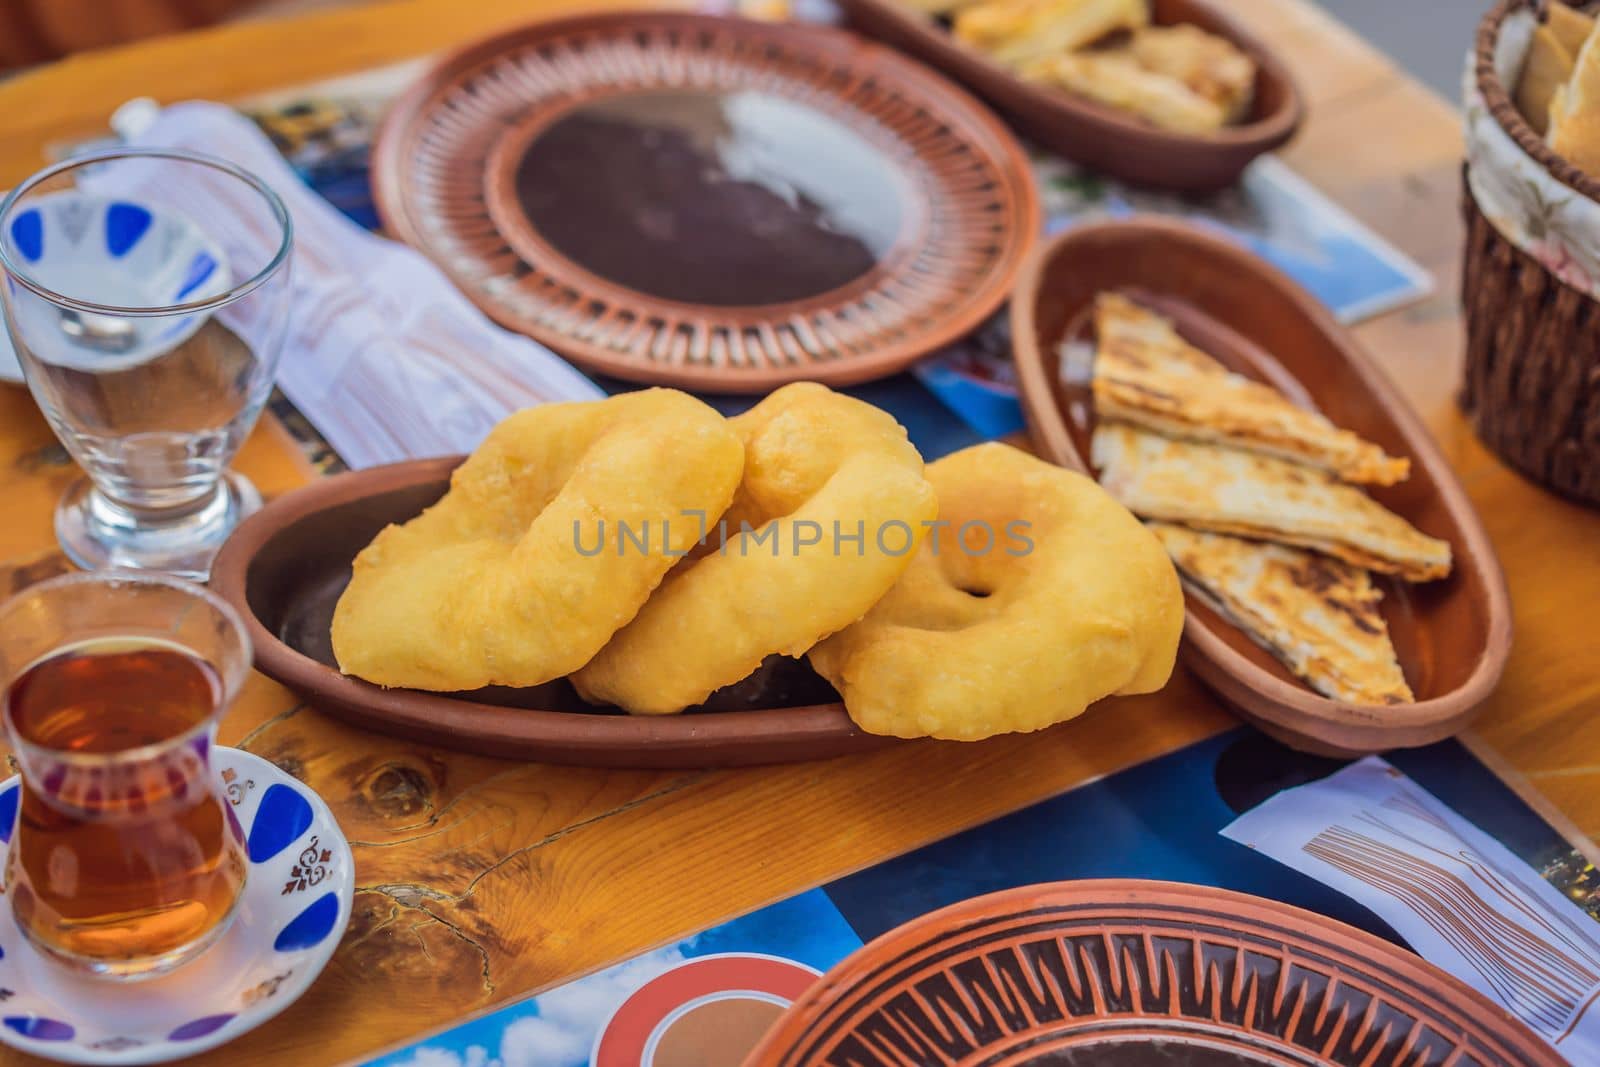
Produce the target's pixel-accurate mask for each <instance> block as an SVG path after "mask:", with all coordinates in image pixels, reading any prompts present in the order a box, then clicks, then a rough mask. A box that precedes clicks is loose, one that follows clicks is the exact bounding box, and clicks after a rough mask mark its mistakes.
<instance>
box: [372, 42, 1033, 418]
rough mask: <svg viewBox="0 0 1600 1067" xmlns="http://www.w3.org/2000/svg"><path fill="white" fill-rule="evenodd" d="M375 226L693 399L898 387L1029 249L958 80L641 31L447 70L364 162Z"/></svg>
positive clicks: (414, 98) (1009, 144)
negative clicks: (822, 387) (368, 165)
mask: <svg viewBox="0 0 1600 1067" xmlns="http://www.w3.org/2000/svg"><path fill="white" fill-rule="evenodd" d="M373 180H374V189H375V193H376V197H377V201H378V204H379V207H380V209H381V211H382V214H383V218H384V222H385V223H386V225H387V226H388V227H389V229H390V230H392V231H393V232H394V233H395V234H396V235H398V236H399V237H401V238H402V239H404V240H406V241H408V242H409V243H411V244H412V245H414V246H416V247H417V248H419V249H421V250H422V251H423V252H425V253H426V254H427V255H428V256H430V257H431V258H432V259H433V260H434V261H435V262H436V263H438V264H439V266H440V267H441V268H443V270H444V271H445V272H446V273H447V274H448V275H449V276H450V277H451V279H452V280H453V281H455V282H456V284H457V285H459V286H460V287H461V289H462V291H463V292H465V293H466V294H467V295H468V296H469V297H471V298H472V300H473V301H475V302H476V303H477V304H478V306H479V307H481V308H482V309H483V310H484V311H485V312H487V313H488V314H489V315H491V316H493V317H494V318H495V319H497V320H498V321H499V322H501V323H502V324H504V325H506V326H508V327H510V328H512V329H515V330H520V331H523V332H525V333H527V334H529V335H530V336H532V337H535V338H537V339H538V340H540V341H543V342H545V343H546V344H548V345H550V346H551V347H552V348H555V349H556V350H557V351H559V352H561V353H562V354H563V355H566V356H567V357H569V358H571V359H572V360H573V361H574V362H577V363H579V364H581V365H583V366H584V367H586V368H588V369H590V370H593V371H596V372H599V373H602V374H608V375H614V376H616V377H618V378H625V379H629V380H632V381H639V382H649V383H654V384H662V385H674V386H679V387H682V388H688V389H696V390H700V391H702V392H744V393H753V392H761V391H765V390H768V389H771V388H773V387H775V386H778V385H780V384H783V383H785V382H790V381H797V380H802V379H810V380H816V381H823V382H828V383H831V384H835V385H841V384H848V383H852V382H860V381H865V380H868V379H871V378H878V377H882V376H884V375H887V374H891V373H893V372H895V371H897V370H900V369H901V368H903V367H905V366H906V365H907V364H909V363H911V362H912V361H913V360H915V359H917V358H918V357H920V356H923V355H926V354H928V353H929V352H932V351H933V350H935V349H937V348H939V347H940V346H941V345H944V344H947V343H949V342H951V341H953V340H955V339H957V338H959V337H961V336H962V335H964V334H966V333H967V332H968V331H970V330H971V329H973V328H974V327H975V326H977V325H978V324H979V323H981V322H982V321H983V320H984V319H985V318H986V317H987V316H988V315H989V314H990V313H991V312H992V311H993V310H994V309H995V308H997V307H998V306H999V305H1000V303H1001V302H1002V301H1003V300H1004V299H1005V297H1006V294H1007V292H1008V291H1009V289H1010V286H1011V283H1012V281H1013V279H1014V277H1015V274H1016V271H1017V269H1018V267H1019V265H1020V263H1021V261H1022V259H1023V258H1024V256H1025V254H1026V252H1027V250H1028V249H1029V247H1030V246H1031V244H1032V243H1033V240H1034V237H1035V234H1036V233H1037V231H1038V229H1039V207H1038V202H1037V195H1036V193H1035V191H1034V187H1033V180H1032V176H1031V173H1030V171H1029V168H1028V162H1027V158H1026V156H1025V155H1024V154H1023V152H1022V150H1021V148H1020V147H1019V146H1018V144H1017V142H1016V140H1015V139H1014V138H1013V137H1012V136H1011V134H1010V133H1009V132H1008V131H1007V130H1006V129H1005V127H1004V126H1002V125H1001V124H1000V122H999V121H998V120H996V119H995V118H994V117H993V116H991V115H990V114H989V113H988V112H987V111H985V110H984V109H983V107H982V106H981V105H979V104H978V103H977V102H976V101H975V100H973V99H972V98H971V97H969V96H968V95H967V94H966V93H965V92H963V91H962V90H961V89H959V88H957V87H956V86H954V85H952V84H951V83H950V82H948V81H946V80H945V79H944V78H942V77H940V76H939V75H937V74H935V73H933V72H932V71H930V70H927V69H925V68H923V67H921V66H919V65H918V64H916V63H914V62H912V61H910V60H908V59H906V58H904V57H903V56H900V55H898V54H897V53H895V52H893V51H891V50H890V49H887V48H884V47H882V46H880V45H876V44H872V43H870V42H867V41H863V40H861V39H860V38H858V37H855V36H853V35H851V34H847V33H843V32H841V31H837V30H829V29H824V28H820V27H810V26H800V25H792V24H791V25H773V24H767V23H758V22H751V21H745V20H740V19H723V18H713V17H710V16H699V15H687V14H670V13H660V12H639V13H629V14H602V15H588V16H580V17H575V18H567V19H562V20H558V21H553V22H543V23H538V24H534V25H531V26H525V27H522V28H520V29H516V30H513V31H510V32H508V33H504V34H501V35H499V36H497V37H493V38H490V39H488V40H485V41H482V42H480V43H478V44H475V45H472V46H470V47H468V48H465V49H463V50H461V51H458V52H455V53H453V54H451V55H449V56H447V57H445V58H444V59H442V60H440V61H439V63H438V64H437V65H436V66H435V67H434V68H433V69H432V71H431V72H430V73H428V74H427V75H425V76H424V77H423V78H422V79H421V80H420V81H419V82H418V83H417V84H416V85H415V86H414V87H413V88H412V89H411V90H410V91H409V92H408V93H407V94H406V95H405V96H403V97H402V98H401V99H400V100H399V101H398V102H396V104H395V105H394V107H393V109H392V110H391V111H390V113H389V117H388V119H387V121H386V122H385V124H384V127H383V129H382V131H381V133H380V135H379V137H378V142H377V145H376V147H375V149H374V164H373Z"/></svg>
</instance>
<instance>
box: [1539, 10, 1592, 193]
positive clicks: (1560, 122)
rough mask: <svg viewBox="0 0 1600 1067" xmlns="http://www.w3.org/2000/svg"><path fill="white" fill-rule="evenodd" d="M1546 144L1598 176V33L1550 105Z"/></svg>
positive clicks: (1588, 41)
mask: <svg viewBox="0 0 1600 1067" xmlns="http://www.w3.org/2000/svg"><path fill="white" fill-rule="evenodd" d="M1551 10H1552V11H1553V10H1554V7H1552V9H1551ZM1549 141H1550V147H1551V148H1552V149H1554V150H1555V152H1556V154H1557V155H1560V156H1561V157H1562V158H1564V159H1566V160H1567V161H1568V162H1569V163H1573V164H1575V165H1576V166H1578V167H1579V168H1580V169H1582V170H1583V171H1585V172H1587V173H1589V174H1600V32H1592V33H1590V34H1589V38H1588V40H1587V41H1585V42H1584V45H1583V48H1582V49H1581V50H1579V52H1578V54H1577V57H1576V59H1575V65H1574V67H1573V71H1572V79H1571V80H1570V81H1569V82H1567V84H1566V87H1565V91H1558V92H1557V93H1556V95H1555V96H1554V97H1553V98H1552V99H1551V101H1550V130H1549Z"/></svg>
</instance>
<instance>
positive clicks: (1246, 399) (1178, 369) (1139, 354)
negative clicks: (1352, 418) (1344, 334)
mask: <svg viewBox="0 0 1600 1067" xmlns="http://www.w3.org/2000/svg"><path fill="white" fill-rule="evenodd" d="M1095 329H1096V334H1097V337H1098V343H1097V349H1096V353H1095V364H1094V381H1093V388H1094V402H1095V411H1096V413H1097V414H1098V416H1099V417H1100V418H1102V419H1121V420H1123V421H1125V422H1132V423H1137V424H1138V425H1140V426H1146V427H1149V428H1150V429H1152V430H1156V431H1159V432H1160V433H1164V434H1167V435H1168V436H1170V437H1182V438H1187V439H1189V440H1192V441H1205V442H1216V443H1219V444H1227V445H1231V446H1232V447H1234V448H1242V449H1246V450H1248V451H1251V452H1260V453H1262V454H1264V455H1269V456H1278V457H1281V458H1284V459H1291V460H1294V461H1296V462H1298V463H1304V464H1306V465H1308V466H1312V467H1318V468H1321V469H1323V470H1326V471H1330V472H1332V473H1334V474H1336V475H1338V476H1339V477H1340V478H1343V479H1344V480H1345V481H1348V482H1357V483H1361V484H1370V485H1393V484H1395V483H1396V482H1401V481H1404V480H1405V478H1406V476H1407V475H1408V474H1410V472H1411V464H1410V462H1409V461H1408V460H1405V459H1396V458H1395V457H1393V456H1389V455H1386V454H1385V453H1384V451H1383V449H1381V448H1379V447H1378V446H1377V445H1375V444H1373V443H1371V442H1370V441H1366V440H1363V439H1362V438H1361V437H1359V436H1357V435H1356V434H1353V433H1351V432H1350V431H1349V430H1342V429H1340V428H1339V427H1337V426H1335V425H1334V424H1333V423H1331V422H1329V421H1328V420H1327V419H1325V418H1323V417H1322V416H1321V415H1318V414H1317V413H1316V412H1314V411H1306V410H1305V409H1304V408H1299V407H1296V406H1295V405H1294V404H1291V403H1290V402H1289V401H1288V399H1286V398H1285V397H1284V396H1283V394H1281V393H1279V392H1278V391H1277V390H1275V389H1273V388H1271V387H1270V386H1266V385H1262V384H1261V383H1260V382H1253V381H1251V380H1250V379H1248V378H1245V377H1243V376H1242V375H1238V374H1234V373H1232V372H1230V371H1229V370H1228V369H1227V368H1225V367H1224V366H1223V365H1222V364H1220V363H1218V362H1217V361H1216V360H1215V359H1213V358H1212V357H1211V356H1209V355H1207V354H1206V353H1204V352H1202V351H1200V349H1198V348H1196V347H1194V346H1193V345H1191V344H1189V342H1187V341H1185V340H1184V339H1183V338H1182V337H1180V336H1179V335H1178V331H1177V330H1176V329H1175V328H1174V327H1173V325H1172V323H1171V321H1170V320H1168V319H1166V318H1164V317H1162V316H1161V315H1157V314H1156V313H1155V312H1152V311H1150V310H1148V309H1146V308H1143V307H1140V306H1139V305H1138V304H1136V303H1134V302H1133V301H1131V300H1129V299H1128V298H1126V297H1124V296H1119V295H1117V294H1115V293H1103V294H1101V296H1100V298H1099V301H1098V303H1097V304H1096V305H1095Z"/></svg>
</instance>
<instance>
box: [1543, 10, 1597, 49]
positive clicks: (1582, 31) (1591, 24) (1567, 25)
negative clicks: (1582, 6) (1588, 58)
mask: <svg viewBox="0 0 1600 1067" xmlns="http://www.w3.org/2000/svg"><path fill="white" fill-rule="evenodd" d="M1546 12H1547V14H1546V20H1545V24H1544V27H1543V28H1544V29H1547V30H1549V31H1550V33H1551V35H1552V36H1553V37H1555V39H1556V40H1558V41H1560V42H1561V45H1562V47H1564V48H1565V49H1566V50H1567V51H1568V52H1571V53H1572V54H1573V55H1577V54H1578V53H1579V52H1580V51H1582V50H1583V42H1585V41H1587V40H1588V39H1589V36H1590V35H1591V34H1593V33H1594V29H1595V19H1594V16H1593V15H1589V14H1585V13H1584V12H1582V11H1579V10H1578V9H1577V8H1575V7H1570V6H1568V5H1567V4H1566V3H1564V2H1562V0H1554V2H1553V3H1550V4H1548V5H1546Z"/></svg>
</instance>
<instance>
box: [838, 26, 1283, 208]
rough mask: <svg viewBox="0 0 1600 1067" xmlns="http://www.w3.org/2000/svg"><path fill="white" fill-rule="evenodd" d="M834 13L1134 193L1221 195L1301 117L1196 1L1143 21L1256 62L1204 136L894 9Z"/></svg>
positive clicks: (1251, 46) (1267, 58) (1257, 54)
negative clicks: (1052, 79) (1239, 94)
mask: <svg viewBox="0 0 1600 1067" xmlns="http://www.w3.org/2000/svg"><path fill="white" fill-rule="evenodd" d="M840 5H841V6H842V7H843V8H844V9H845V12H846V13H847V14H848V15H849V17H850V23H851V25H852V26H853V27H855V28H856V29H859V30H860V31H861V32H863V33H865V34H867V35H869V36H872V37H877V38H879V39H881V40H884V41H887V42H888V43H890V44H892V45H894V46H895V47H897V48H900V49H902V50H904V51H906V52H909V53H910V54H912V55H914V56H916V57H917V58H918V59H921V60H923V61H924V62H926V63H929V64H931V65H932V66H934V67H937V68H938V69H940V70H942V71H944V72H945V73H946V74H949V75H950V76H952V77H954V78H956V79H957V80H959V81H961V82H963V83H964V84H966V85H967V86H968V87H969V88H971V89H972V90H973V91H974V92H976V93H977V94H978V95H979V96H981V97H983V98H984V99H985V100H987V101H989V103H990V104H992V105H994V107H995V108H996V109H998V110H999V111H1001V112H1002V113H1003V114H1005V115H1006V117H1007V118H1009V119H1010V120H1011V121H1012V123H1013V124H1014V125H1015V126H1016V128H1017V130H1018V131H1019V132H1021V133H1022V134H1024V135H1025V136H1027V137H1029V138H1031V139H1032V140H1034V141H1037V142H1038V143H1039V144H1041V145H1043V146H1044V147H1046V148H1049V149H1051V150H1052V151H1055V152H1058V153H1060V154H1061V155H1063V156H1066V157H1067V158H1068V159H1073V160H1076V161H1077V162H1079V163H1082V164H1084V165H1085V166H1087V167H1090V168H1091V169H1093V170H1096V171H1099V172H1101V173H1104V174H1108V175H1110V176H1112V177H1114V178H1120V179H1122V180H1123V181H1126V182H1131V183H1133V184H1135V185H1144V186H1149V187H1150V188H1154V189H1166V190H1172V191H1176V192H1188V193H1203V192H1213V191H1215V190H1218V189H1222V188H1225V187H1226V186H1229V185H1232V184H1233V183H1234V182H1235V181H1237V180H1238V178H1239V175H1240V174H1241V173H1242V172H1243V171H1244V168H1245V167H1247V166H1248V165H1249V164H1250V162H1251V160H1253V159H1255V158H1256V157H1257V156H1259V155H1261V154H1263V153H1265V152H1270V151H1272V150H1273V149H1275V148H1278V147H1280V146H1281V145H1283V144H1284V143H1285V142H1287V141H1288V140H1289V139H1290V138H1291V137H1293V136H1294V134H1295V131H1296V130H1298V129H1299V127H1300V122H1301V120H1302V119H1303V118H1304V116H1305V104H1304V101H1303V100H1302V98H1301V96H1300V91H1299V89H1298V88H1296V86H1295V83H1294V79H1293V78H1292V77H1291V76H1290V75H1289V70H1288V68H1287V67H1286V66H1285V65H1284V64H1283V63H1282V62H1281V61H1279V59H1278V58H1277V57H1276V56H1275V55H1273V54H1272V53H1271V52H1270V51H1268V50H1267V49H1266V47H1265V46H1263V45H1262V44H1261V43H1260V42H1259V41H1257V40H1256V39H1255V38H1254V37H1252V36H1250V35H1249V34H1248V33H1246V32H1245V31H1244V30H1242V29H1240V28H1239V26H1238V25H1237V24H1236V23H1235V22H1234V21H1233V20H1232V19H1230V18H1228V17H1227V16H1225V15H1224V14H1223V13H1222V12H1221V11H1220V10H1219V9H1218V8H1217V7H1214V6H1213V5H1212V4H1210V3H1206V2H1205V0H1153V2H1152V3H1151V15H1152V18H1153V21H1154V22H1155V23H1156V24H1157V25H1174V24H1177V23H1183V22H1187V23H1192V24H1193V25H1195V26H1198V27H1200V28H1201V29H1203V30H1206V31H1208V32H1210V33H1214V34H1216V35H1218V36H1219V37H1226V38H1227V39H1228V40H1230V41H1232V42H1233V43H1234V44H1235V45H1237V46H1238V47H1239V48H1240V49H1241V50H1242V51H1244V52H1246V53H1248V54H1249V55H1250V57H1251V58H1252V59H1254V60H1255V61H1256V65H1257V68H1258V73H1257V75H1256V92H1255V103H1254V105H1253V107H1252V109H1251V112H1250V115H1249V117H1248V118H1247V119H1245V121H1243V122H1241V123H1238V124H1235V125H1232V126H1227V127H1224V128H1223V129H1222V130H1220V131H1218V132H1216V133H1213V134H1206V135H1200V134H1184V133H1177V132H1174V131H1171V130H1163V129H1160V128H1158V127H1156V126H1153V125H1151V124H1149V123H1147V122H1143V121H1141V120H1139V119H1137V118H1134V117H1133V116H1131V115H1129V114H1127V113H1126V112H1123V111H1118V110H1117V109H1116V108H1112V107H1108V106H1105V105H1103V104H1098V103H1095V102H1094V101H1091V100H1086V99H1083V98H1081V97H1077V96H1073V95H1072V94H1071V93H1067V92H1065V91H1063V90H1059V89H1052V88H1049V87H1047V86H1042V85H1034V84H1032V83H1030V82H1027V81H1024V80H1023V79H1021V78H1019V77H1017V76H1016V75H1015V74H1013V73H1012V72H1011V71H1010V70H1009V69H1007V68H1006V67H1004V66H1002V65H1001V64H1000V63H997V62H995V61H994V60H992V59H990V58H989V57H988V56H986V55H984V54H983V53H982V52H980V51H979V50H977V49H975V48H971V47H968V46H967V45H965V44H963V43H961V42H960V41H958V40H957V39H956V38H955V37H954V36H953V35H952V34H951V33H950V32H949V31H948V30H946V29H945V28H944V27H943V26H942V25H940V24H939V23H938V22H936V21H935V20H934V19H932V18H930V17H929V16H926V15H923V14H921V13H920V12H918V11H916V10H915V8H914V7H913V6H912V5H910V4H905V3H902V2H901V0H840Z"/></svg>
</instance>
